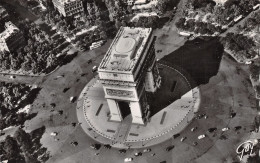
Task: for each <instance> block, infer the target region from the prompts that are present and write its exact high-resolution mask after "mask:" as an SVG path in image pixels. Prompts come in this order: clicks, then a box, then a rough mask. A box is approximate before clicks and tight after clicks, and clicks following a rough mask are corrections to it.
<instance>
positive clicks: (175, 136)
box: [172, 134, 181, 139]
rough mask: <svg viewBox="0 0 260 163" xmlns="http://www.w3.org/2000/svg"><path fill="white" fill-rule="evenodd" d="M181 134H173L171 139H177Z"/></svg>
mask: <svg viewBox="0 0 260 163" xmlns="http://www.w3.org/2000/svg"><path fill="white" fill-rule="evenodd" d="M180 135H181V134H175V135H173V136H172V137H173V139H176V138H177V137H179V136H180Z"/></svg>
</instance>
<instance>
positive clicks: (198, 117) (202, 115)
mask: <svg viewBox="0 0 260 163" xmlns="http://www.w3.org/2000/svg"><path fill="white" fill-rule="evenodd" d="M205 115H206V114H199V115H198V116H197V117H196V119H201V118H203V117H204V116H205Z"/></svg>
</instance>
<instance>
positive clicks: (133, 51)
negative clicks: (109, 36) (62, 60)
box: [98, 27, 161, 124]
mask: <svg viewBox="0 0 260 163" xmlns="http://www.w3.org/2000/svg"><path fill="white" fill-rule="evenodd" d="M155 40H156V37H152V29H151V28H130V27H121V28H120V29H119V31H118V33H117V35H116V37H115V38H114V41H113V42H112V44H111V46H110V48H109V49H108V51H107V53H106V55H105V56H104V58H103V60H102V61H101V63H100V65H99V68H98V74H99V82H101V83H102V85H103V88H104V92H105V98H106V99H107V102H108V106H109V109H110V116H111V117H110V120H112V121H122V120H123V119H124V118H125V117H126V116H127V115H128V114H130V113H131V114H132V123H135V124H144V123H145V121H146V120H147V119H148V118H149V115H150V109H149V104H148V102H147V97H146V94H147V92H155V91H156V90H157V89H158V88H159V87H160V84H161V77H160V76H159V71H158V68H157V65H156V58H155V50H154V42H155Z"/></svg>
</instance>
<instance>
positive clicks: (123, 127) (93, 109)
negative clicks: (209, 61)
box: [77, 64, 200, 148]
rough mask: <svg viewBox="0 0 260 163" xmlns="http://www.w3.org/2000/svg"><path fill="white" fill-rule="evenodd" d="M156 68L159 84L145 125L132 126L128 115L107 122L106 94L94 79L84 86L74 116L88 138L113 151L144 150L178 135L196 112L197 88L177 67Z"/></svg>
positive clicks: (198, 98) (160, 66)
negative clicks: (111, 147)
mask: <svg viewBox="0 0 260 163" xmlns="http://www.w3.org/2000/svg"><path fill="white" fill-rule="evenodd" d="M158 67H159V72H160V74H161V76H162V85H161V87H160V89H158V91H157V92H156V93H155V94H152V95H150V96H149V103H150V107H151V111H152V114H151V117H150V118H149V120H148V122H146V123H145V124H144V125H138V124H132V117H131V115H128V116H126V117H125V118H124V119H123V121H121V122H114V121H110V112H109V107H108V104H107V101H106V99H105V93H104V90H103V87H102V84H101V83H99V81H98V78H97V76H95V77H94V78H93V79H92V80H91V81H90V82H89V83H88V84H87V85H86V86H85V87H84V89H83V90H82V92H81V94H80V96H79V99H78V103H77V117H78V120H79V122H80V123H81V126H82V128H83V130H84V131H85V132H86V133H87V134H88V136H90V137H91V138H92V139H94V140H96V141H98V142H100V143H102V144H110V145H111V146H113V147H116V148H143V147H148V146H152V145H156V144H159V143H161V142H164V141H166V140H168V139H170V138H172V136H173V135H175V134H178V133H179V132H181V131H182V130H183V129H184V128H185V127H186V126H187V125H188V124H189V123H190V122H191V120H192V119H193V117H194V115H195V113H196V112H197V111H198V109H199V105H200V92H199V89H198V88H197V87H196V88H193V89H192V87H191V85H190V83H189V81H188V80H187V78H186V77H185V76H184V75H183V74H182V73H181V72H180V71H178V70H177V69H176V68H173V67H170V66H167V65H164V64H159V65H158Z"/></svg>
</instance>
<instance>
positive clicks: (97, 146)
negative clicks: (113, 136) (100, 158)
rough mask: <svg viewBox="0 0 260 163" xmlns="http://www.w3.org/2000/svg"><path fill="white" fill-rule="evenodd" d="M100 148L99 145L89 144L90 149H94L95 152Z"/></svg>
mask: <svg viewBox="0 0 260 163" xmlns="http://www.w3.org/2000/svg"><path fill="white" fill-rule="evenodd" d="M100 147H101V145H100V144H91V145H90V148H92V149H95V150H99V148H100Z"/></svg>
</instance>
